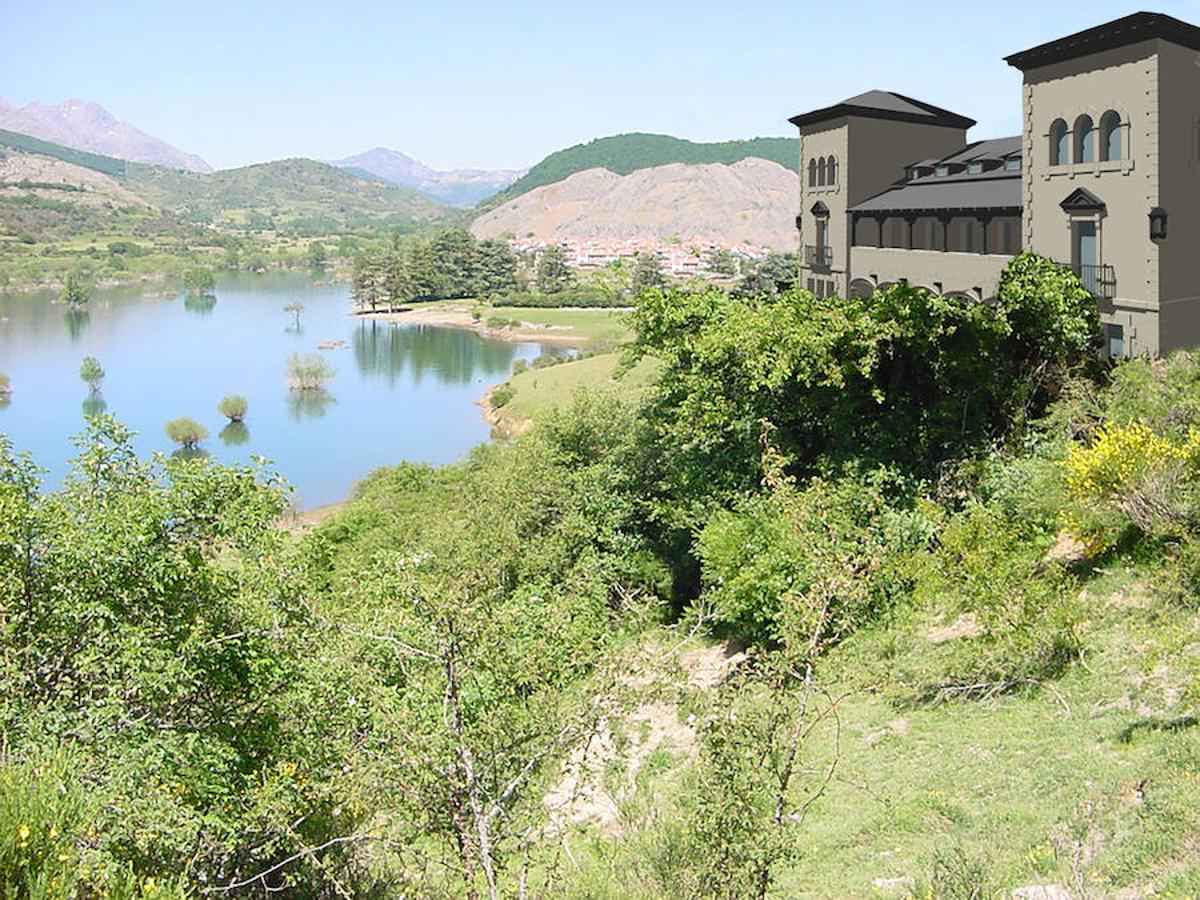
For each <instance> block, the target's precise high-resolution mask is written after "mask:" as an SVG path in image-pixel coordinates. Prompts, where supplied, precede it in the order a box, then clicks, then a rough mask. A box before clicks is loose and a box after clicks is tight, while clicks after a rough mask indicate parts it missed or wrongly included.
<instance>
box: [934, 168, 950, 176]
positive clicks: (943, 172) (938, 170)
mask: <svg viewBox="0 0 1200 900" xmlns="http://www.w3.org/2000/svg"><path fill="white" fill-rule="evenodd" d="M933 174H934V175H937V176H938V177H941V176H942V175H949V174H950V167H949V166H938V167H937V168H936V169H934V170H933Z"/></svg>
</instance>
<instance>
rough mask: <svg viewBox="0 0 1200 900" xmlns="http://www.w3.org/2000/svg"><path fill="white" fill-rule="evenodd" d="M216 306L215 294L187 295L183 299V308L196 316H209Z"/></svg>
mask: <svg viewBox="0 0 1200 900" xmlns="http://www.w3.org/2000/svg"><path fill="white" fill-rule="evenodd" d="M216 305H217V297H216V294H191V293H189V294H187V295H185V296H184V298H183V308H184V309H186V310H187V311H188V312H190V313H195V314H196V315H198V316H207V315H211V314H212V311H213V307H215V306H216Z"/></svg>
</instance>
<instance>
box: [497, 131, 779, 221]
mask: <svg viewBox="0 0 1200 900" xmlns="http://www.w3.org/2000/svg"><path fill="white" fill-rule="evenodd" d="M748 156H757V157H761V158H762V159H769V160H773V161H775V162H777V163H779V164H780V165H782V166H786V167H787V168H789V169H792V170H793V171H794V170H795V169H796V167H797V166H798V165H799V164H800V163H799V157H800V151H799V145H798V142H797V140H796V138H783V137H773V138H752V139H750V140H746V141H725V142H724V143H714V144H697V143H694V142H692V141H686V140H682V139H681V138H676V137H670V136H669V135H665V134H642V133H634V134H617V135H612V136H611V137H603V138H597V139H596V140H594V141H589V142H588V143H586V144H576V145H575V146H573V147H568V148H566V149H565V150H559V151H556V152H555V153H551V154H550V155H549V156H547V157H546V158H545V159H543V160H542V161H541V162H539V163H538V164H537V165H535V166H534V167H533V168H531V169H530V170H529V171H528V172H526V173H525V175H524V176H522V177H521V178H519V179H517V180H516V181H514V182H513V183H512V184H511V185H509V186H508V187H507V188H505V189H504V190H503V191H501V192H500V193H498V194H495V195H493V196H491V197H489V198H488V199H487V200H485V201H483V203H481V204H480V205H479V207H478V208H477V210H476V212H477V213H478V212H484V211H486V210H489V209H494V208H495V207H497V206H500V205H501V204H503V203H505V202H507V201H508V200H511V199H513V198H514V197H519V196H521V195H522V194H525V193H528V192H529V191H532V190H533V189H534V188H538V187H542V186H543V185H547V184H554V183H555V182H558V181H562V180H563V179H564V178H566V177H567V176H569V175H573V174H575V173H576V172H582V171H584V170H586V169H595V168H605V169H609V170H610V171H613V172H616V173H617V174H618V175H628V174H629V173H630V172H636V171H637V170H638V169H648V168H652V167H654V166H662V165H666V164H668V163H676V162H681V163H693V164H695V163H735V162H737V161H739V160H742V159H745V158H746V157H748Z"/></svg>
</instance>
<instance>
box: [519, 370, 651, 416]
mask: <svg viewBox="0 0 1200 900" xmlns="http://www.w3.org/2000/svg"><path fill="white" fill-rule="evenodd" d="M619 364H620V360H619V359H618V355H617V354H616V353H602V354H600V355H599V356H590V357H588V358H586V359H580V360H576V361H573V362H567V363H560V364H559V365H556V366H547V367H546V368H544V369H529V370H527V371H525V372H522V373H520V374H519V375H514V376H513V377H512V379H510V381H509V383H510V384H511V385H512V387H513V389H514V391H515V392H516V393H515V394H514V395H513V399H512V400H510V401H509V402H508V403H507V404H506V405H505V406H503V407H502V408H501V409H500V410H499V415H500V419H501V422H502V424H507V425H512V424H515V423H516V422H519V421H522V420H525V421H532V420H534V419H537V418H539V417H540V416H543V415H545V414H546V413H547V412H549V411H550V410H551V409H553V408H554V407H556V406H559V405H561V404H563V403H568V402H570V399H571V396H572V395H573V394H574V393H575V392H576V391H577V390H579V389H581V388H597V387H611V388H614V389H616V390H619V391H620V392H621V393H622V394H626V395H629V396H636V395H637V394H639V393H640V392H641V391H642V389H643V388H645V386H646V385H647V384H648V383H649V382H650V380H651V379H652V378H653V377H654V373H655V371H656V366H655V364H654V362H653V361H652V360H642V361H640V362H639V363H638V364H637V365H636V366H634V367H633V368H631V369H629V370H628V371H625V372H620V373H618V367H619Z"/></svg>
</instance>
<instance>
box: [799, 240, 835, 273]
mask: <svg viewBox="0 0 1200 900" xmlns="http://www.w3.org/2000/svg"><path fill="white" fill-rule="evenodd" d="M804 264H805V265H806V266H809V267H818V268H826V269H827V268H829V267H830V266H832V265H833V248H832V247H815V246H813V245H812V244H809V245H808V246H806V247H805V248H804Z"/></svg>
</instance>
